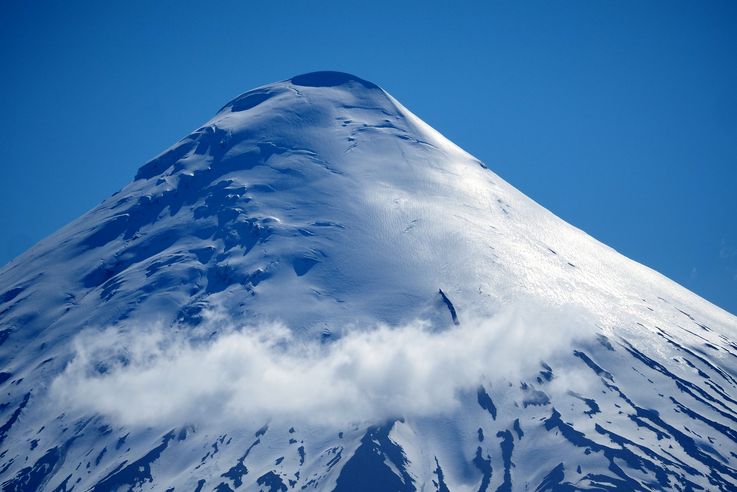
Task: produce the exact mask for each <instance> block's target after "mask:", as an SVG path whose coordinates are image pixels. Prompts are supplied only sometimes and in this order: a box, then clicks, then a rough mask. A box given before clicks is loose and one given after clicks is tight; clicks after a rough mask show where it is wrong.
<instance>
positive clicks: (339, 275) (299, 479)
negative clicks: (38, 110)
mask: <svg viewBox="0 0 737 492" xmlns="http://www.w3.org/2000/svg"><path fill="white" fill-rule="evenodd" d="M490 138H493V136H490ZM100 159H101V161H102V162H104V156H100ZM736 340H737V318H735V317H734V316H732V315H730V314H729V313H726V312H724V311H722V310H720V309H719V308H717V307H715V306H713V305H711V304H710V303H708V302H706V301H705V300H703V299H701V298H700V297H698V296H696V295H694V294H693V293H691V292H689V291H687V290H685V289H684V288H682V287H680V286H679V285H677V284H675V283H673V282H672V281H670V280H668V279H667V278H665V277H663V276H661V275H660V274H658V273H657V272H654V271H652V270H650V269H648V268H646V267H644V266H642V265H640V264H637V263H635V262H633V261H631V260H629V259H627V258H625V257H623V256H622V255H620V254H618V253H617V252H616V251H614V250H612V249H610V248H608V247H607V246H605V245H603V244H601V243H599V242H598V241H596V240H594V239H593V238H591V237H589V236H587V235H586V234H585V233H583V232H582V231H580V230H578V229H576V228H574V227H572V226H570V225H569V224H566V223H565V222H563V221H562V220H560V219H559V218H557V217H555V216H554V215H553V214H551V213H550V212H548V211H547V210H545V209H543V208H542V207H540V206H539V205H538V204H536V203H535V202H533V201H532V200H530V199H529V198H527V197H525V196H524V195H523V194H521V193H520V192H519V191H517V190H516V189H514V188H513V187H512V186H510V185H509V184H508V183H506V182H505V181H503V180H502V179H501V178H500V177H498V176H496V175H495V174H494V173H493V172H492V171H490V170H489V169H488V168H487V166H486V165H484V164H483V163H481V162H479V161H478V160H477V159H475V158H473V157H472V156H470V155H469V154H467V153H466V152H464V151H463V150H462V149H460V148H458V147H457V146H456V145H454V144H453V143H452V142H450V141H448V140H447V139H445V138H444V137H443V136H442V135H440V134H439V133H437V132H436V131H435V130H433V129H432V128H430V127H429V126H428V125H427V124H425V123H424V122H422V121H421V120H420V119H418V118H417V117H416V116H414V115H413V114H412V113H410V112H409V111H408V110H407V109H406V108H404V107H403V106H402V105H401V104H400V103H399V102H397V101H396V100H395V99H393V98H392V97H391V96H390V95H389V94H387V93H386V92H385V91H383V90H382V89H381V88H379V87H378V86H376V85H374V84H373V83H370V82H367V81H364V80H361V79H359V78H357V77H355V76H352V75H348V74H343V73H338V72H317V73H311V74H305V75H300V76H297V77H294V78H292V79H290V80H287V81H284V82H279V83H274V84H269V85H266V86H263V87H260V88H257V89H254V90H251V91H249V92H247V93H245V94H243V95H241V96H239V97H237V98H236V99H234V100H233V101H231V102H230V103H228V104H227V105H225V106H224V107H223V108H222V109H221V110H220V111H219V112H218V113H217V114H216V115H215V117H214V118H213V119H212V120H210V121H209V122H207V123H206V124H205V125H203V126H202V127H201V128H199V129H197V130H195V131H194V132H192V133H191V134H190V135H188V136H187V137H185V138H184V139H182V140H181V141H179V142H178V143H176V144H175V145H174V146H172V147H171V148H169V149H168V150H166V151H165V152H164V153H162V154H161V155H159V156H158V157H156V158H155V159H153V160H152V161H151V162H149V163H147V164H145V165H144V166H142V167H141V168H140V169H139V171H138V173H137V174H136V176H135V179H134V181H133V182H131V183H130V184H129V185H127V186H126V187H125V188H123V189H122V190H121V191H120V192H118V193H116V194H115V195H113V196H111V197H110V198H108V199H107V200H105V201H104V202H103V203H101V204H100V205H99V206H97V207H96V208H94V209H93V210H91V211H90V212H88V213H87V214H85V215H84V216H82V217H81V218H79V219H78V220H77V221H75V222H73V223H71V224H69V225H68V226H66V227H65V228H63V229H62V230H60V231H58V232H57V233H55V234H54V235H52V236H50V237H49V238H47V239H45V240H43V241H42V242H40V243H38V244H37V245H36V246H34V247H33V248H31V249H30V250H29V251H27V252H26V253H24V254H23V255H21V256H20V257H18V258H16V259H15V260H14V261H12V262H11V263H10V264H8V265H7V266H5V267H4V268H3V269H2V270H0V360H1V361H2V366H1V367H0V371H2V372H0V385H1V386H2V388H0V389H2V392H3V395H4V398H3V400H2V404H0V483H1V484H2V489H3V490H60V491H61V490H66V491H69V490H72V489H74V490H100V491H108V490H177V491H180V490H186V491H191V490H197V491H204V490H218V491H225V490H236V489H237V490H270V491H287V490H292V489H294V490H301V489H309V490H313V489H316V490H340V491H344V490H346V491H361V490H371V491H373V490H382V491H405V490H407V491H412V490H425V491H427V490H437V491H447V490H453V491H456V490H462V491H463V490H474V491H476V490H480V491H485V490H488V491H491V490H501V491H504V490H541V491H542V490H574V489H576V490H577V489H584V490H610V489H611V490H614V489H617V490H652V489H675V490H696V489H703V490H736V489H737V486H735V484H736V483H737V431H736V430H735V429H737V342H736Z"/></svg>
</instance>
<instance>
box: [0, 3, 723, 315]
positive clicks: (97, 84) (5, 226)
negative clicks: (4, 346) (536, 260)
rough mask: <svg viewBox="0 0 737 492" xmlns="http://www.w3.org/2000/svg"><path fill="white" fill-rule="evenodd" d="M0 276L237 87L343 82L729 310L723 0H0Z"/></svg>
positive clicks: (196, 123) (202, 119) (194, 125)
mask: <svg viewBox="0 0 737 492" xmlns="http://www.w3.org/2000/svg"><path fill="white" fill-rule="evenodd" d="M0 62H1V63H2V65H1V66H2V72H1V73H2V76H1V77H0V114H1V115H2V118H0V264H4V263H6V262H8V261H10V260H11V259H12V258H13V257H14V256H16V255H18V254H20V253H21V252H23V251H24V250H25V249H27V248H28V247H30V246H31V245H32V244H33V243H35V242H36V241H38V240H40V239H41V238H43V237H44V236H46V235H48V234H50V233H51V232H53V231H54V230H56V229H57V228H59V227H61V226H62V225H64V224H65V223H67V222H69V221H71V220H72V219H74V218H76V217H77V216H79V215H80V214H82V213H83V212H85V211H86V210H88V209H90V208H92V207H93V206H94V205H95V204H97V203H99V202H100V201H101V200H103V199H104V198H105V197H107V196H108V195H110V194H111V193H113V192H115V191H116V190H118V189H119V188H121V187H122V186H124V185H125V184H126V183H128V182H129V181H130V180H131V179H132V177H133V175H134V174H135V171H136V169H137V168H138V167H139V166H140V165H142V164H144V163H145V162H146V161H147V160H149V159H150V158H152V157H153V156H154V155H156V154H158V153H159V152H161V151H162V150H164V149H165V148H166V147H168V146H170V145H171V144H173V143H174V142H175V141H176V140H178V139H179V138H181V137H183V136H184V135H186V134H187V133H189V132H190V131H191V130H193V129H195V128H197V127H198V126H199V125H200V124H202V123H203V122H205V121H206V120H207V119H209V118H210V117H211V116H212V115H213V114H214V113H215V112H216V111H217V110H218V109H219V108H220V107H221V106H222V105H223V104H224V103H225V102H227V101H228V100H230V99H232V98H233V97H235V96H236V95H238V94H239V93H241V92H244V91H246V90H248V89H251V88H253V87H256V86H258V85H262V84H265V83H269V82H273V81H276V80H283V79H286V78H289V77H291V76H293V75H296V74H299V73H304V72H310V71H315V70H340V71H346V72H351V73H354V74H356V75H358V76H360V77H363V78H365V79H368V80H370V81H372V82H375V83H377V84H379V85H380V86H382V87H383V88H385V89H386V90H388V91H389V92H390V93H391V94H392V95H394V96H395V97H396V98H397V99H399V100H400V101H401V102H402V103H403V104H404V105H405V106H407V107H408V108H409V109H410V110H412V111H413V112H415V113H416V114H417V115H418V116H420V117H421V118H423V119H424V120H425V121H426V122H428V123H429V124H430V125H432V126H434V127H435V128H436V129H438V130H439V131H441V132H442V133H444V134H445V135H446V136H447V137H449V138H450V139H451V140H453V141H455V142H456V143H457V144H459V145H460V146H461V147H463V148H464V149H466V150H467V151H469V152H470V153H472V154H474V155H476V156H477V157H479V158H480V159H481V160H483V161H484V162H486V163H487V164H488V165H489V166H490V167H491V168H492V169H493V170H494V171H495V172H497V173H498V174H500V175H501V176H502V177H503V178H505V179H506V180H507V181H509V182H511V183H512V184H513V185H515V186H516V187H518V188H519V189H521V190H522V191H523V192H524V193H526V194H527V195H528V196H530V197H532V198H533V199H535V200H536V201H538V202H539V203H541V204H542V205H544V206H545V207H547V208H549V209H550V210H552V211H553V212H554V213H556V214H557V215H559V216H561V217H562V218H564V219H565V220H567V221H569V222H571V223H572V224H574V225H576V226H578V227H580V228H581V229H583V230H585V231H586V232H588V233H590V234H591V235H593V236H594V237H596V238H597V239H599V240H601V241H603V242H604V243H607V244H609V245H610V246H612V247H614V248H615V249H617V250H619V251H620V252H622V253H623V254H625V255H627V256H629V257H631V258H634V259H635V260H637V261H640V262H642V263H644V264H646V265H648V266H650V267H652V268H654V269H656V270H658V271H660V272H662V273H664V274H665V275H667V276H668V277H670V278H672V279H674V280H675V281H677V282H679V283H681V284H682V285H684V286H686V287H687V288H689V289H691V290H693V291H695V292H697V293H698V294H700V295H702V296H704V297H705V298H707V299H709V300H711V301H712V302H714V303H716V304H717V305H720V306H722V307H724V308H725V309H727V310H729V311H731V312H733V313H737V2H733V1H724V2H719V1H704V2H700V1H698V2H697V1H685V2H678V1H663V2H654V1H642V0H637V1H621V2H613V1H611V2H609V1H582V2H558V1H543V2H511V1H510V2H468V3H460V2H426V1H424V2H420V1H417V2H415V1H403V2H402V1H400V2H397V1H390V2H383V1H373V2H357V1H334V2H333V1H323V2H316V1H315V2H312V1H302V2H298V1H294V2H247V1H243V2H235V1H217V2H209V3H208V2H193V1H192V2H190V1H157V2H148V1H146V2H144V1H140V2H138V1H132V2H131V1H126V2H122V1H105V2H98V1H95V2H43V1H34V2H26V1H19V0H5V1H3V2H0Z"/></svg>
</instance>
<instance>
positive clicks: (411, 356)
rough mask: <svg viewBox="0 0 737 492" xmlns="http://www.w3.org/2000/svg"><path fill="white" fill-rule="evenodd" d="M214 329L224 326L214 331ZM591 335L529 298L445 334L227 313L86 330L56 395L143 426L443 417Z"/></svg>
mask: <svg viewBox="0 0 737 492" xmlns="http://www.w3.org/2000/svg"><path fill="white" fill-rule="evenodd" d="M583 325H586V326H585V327H584V326H583ZM582 330H583V331H582ZM212 331H217V332H219V333H220V335H218V336H216V337H214V338H212V339H209V340H204V339H203V335H204V334H207V333H212ZM582 332H586V333H590V332H591V324H589V323H586V322H584V321H583V320H582V319H581V318H577V317H576V316H575V315H571V314H570V313H563V312H557V311H553V310H551V309H550V308H546V309H544V308H541V307H535V306H533V305H529V304H528V305H520V306H516V307H513V308H509V309H507V310H505V311H504V312H502V313H499V314H498V315H496V316H494V317H493V318H490V319H476V320H472V321H466V322H465V323H464V324H463V325H461V326H459V327H452V328H449V329H447V330H443V331H433V330H431V329H430V327H429V325H428V324H427V323H425V322H423V321H417V322H414V323H410V324H408V325H406V326H402V327H388V326H383V325H379V326H376V327H371V328H368V329H367V328H361V327H352V328H351V329H350V330H347V333H348V334H347V335H345V336H344V337H342V338H341V339H339V340H336V341H334V342H331V343H326V344H325V343H320V342H317V341H305V340H302V339H299V338H298V337H296V336H295V335H294V334H293V333H292V332H291V331H290V330H289V329H288V328H287V327H285V326H283V325H280V324H272V325H268V326H259V327H240V326H237V325H235V324H234V323H233V322H232V321H231V320H228V319H227V317H222V316H219V315H218V316H216V315H212V316H210V317H209V318H208V320H207V321H205V322H204V324H203V325H202V326H200V327H199V328H197V329H195V330H194V331H192V328H188V327H183V326H180V327H167V328H165V327H162V326H146V325H136V326H134V325H130V326H128V327H127V328H124V329H107V330H96V331H89V332H87V333H84V334H82V335H80V337H79V338H78V339H77V341H76V355H75V357H74V360H73V361H72V362H71V363H70V364H69V365H68V367H67V368H66V370H65V372H64V373H63V374H62V375H61V376H60V377H59V378H57V379H56V380H55V381H54V383H53V384H52V399H53V402H54V404H55V405H63V406H64V407H65V408H67V409H71V410H77V411H80V412H86V413H89V412H91V413H99V414H103V415H106V416H108V417H109V418H110V419H112V420H114V421H116V422H118V423H121V424H126V425H133V426H135V425H144V426H145V425H156V424H160V423H166V424H169V425H171V424H173V423H176V422H179V423H182V424H184V423H199V422H206V421H219V420H221V419H225V420H231V419H237V420H238V421H240V422H246V421H254V422H256V421H263V420H268V419H279V418H285V419H295V420H303V421H307V422H311V423H320V424H328V425H330V424H336V425H342V424H348V423H356V422H364V421H378V420H381V419H385V418H390V417H397V416H410V415H432V414H437V413H443V412H450V411H453V410H454V409H455V408H456V406H457V405H458V397H459V394H460V393H461V392H463V391H464V390H467V389H473V388H475V386H476V385H478V384H479V383H481V382H486V383H490V384H494V382H499V381H507V380H509V381H515V380H517V381H519V380H520V378H521V377H522V375H523V374H525V373H534V372H535V371H537V370H539V363H540V361H541V360H544V359H547V358H548V357H551V356H553V354H554V353H556V352H557V351H560V350H565V351H568V349H569V348H570V344H571V342H572V340H573V338H574V337H575V336H576V334H577V333H578V334H580V333H582ZM192 340H199V341H192ZM131 402H136V404H135V405H133V404H131Z"/></svg>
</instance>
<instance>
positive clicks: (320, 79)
mask: <svg viewBox="0 0 737 492" xmlns="http://www.w3.org/2000/svg"><path fill="white" fill-rule="evenodd" d="M289 81H290V82H291V83H292V84H294V85H300V86H304V87H335V86H338V85H350V84H358V85H362V86H363V87H365V88H367V89H379V86H378V85H376V84H374V83H373V82H369V81H367V80H364V79H362V78H360V77H356V76H355V75H352V74H350V73H345V72H335V71H320V72H309V73H305V74H302V75H297V76H295V77H292V78H291V79H289Z"/></svg>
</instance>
